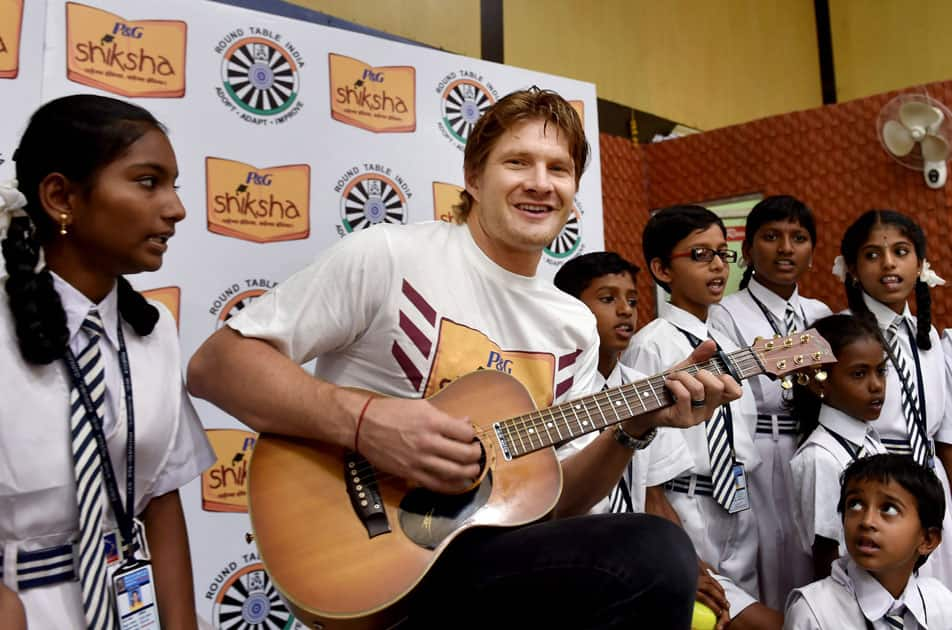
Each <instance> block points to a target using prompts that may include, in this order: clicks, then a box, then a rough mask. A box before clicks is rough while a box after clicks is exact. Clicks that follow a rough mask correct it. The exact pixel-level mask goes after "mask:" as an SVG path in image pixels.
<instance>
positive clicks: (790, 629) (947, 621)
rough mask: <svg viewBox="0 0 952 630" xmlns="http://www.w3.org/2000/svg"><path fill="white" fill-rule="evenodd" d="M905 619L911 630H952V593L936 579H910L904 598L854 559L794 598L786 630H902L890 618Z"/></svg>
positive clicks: (835, 564)
mask: <svg viewBox="0 0 952 630" xmlns="http://www.w3.org/2000/svg"><path fill="white" fill-rule="evenodd" d="M892 614H895V615H900V616H901V617H902V622H903V627H904V628H905V630H947V629H948V628H952V593H950V592H949V590H948V589H947V588H946V587H945V586H943V585H942V583H941V582H939V581H938V580H936V579H935V578H928V577H921V576H920V577H918V578H917V577H916V576H915V575H910V576H909V581H908V582H907V583H906V588H905V590H903V592H902V594H901V595H900V596H899V599H894V598H893V596H892V595H891V594H890V593H889V591H887V590H886V589H885V588H884V587H883V585H882V584H880V583H879V581H878V580H877V579H876V578H875V577H873V576H872V575H870V573H869V572H867V571H866V570H865V569H863V568H862V567H860V566H859V565H857V564H856V563H855V562H854V561H853V559H852V558H850V557H849V556H845V557H843V558H839V559H837V560H836V561H834V562H833V569H832V572H831V574H830V577H828V578H825V579H823V580H819V581H817V582H814V583H813V584H810V585H808V586H805V587H803V588H799V589H796V590H794V591H793V592H792V593H790V598H789V600H788V602H787V608H786V612H785V613H784V624H783V629H784V630H853V629H854V628H855V629H856V630H863V629H865V628H869V627H872V628H873V630H896V626H895V625H892V624H890V622H888V621H886V619H885V617H886V615H892Z"/></svg>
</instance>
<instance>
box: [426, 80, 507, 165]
mask: <svg viewBox="0 0 952 630" xmlns="http://www.w3.org/2000/svg"><path fill="white" fill-rule="evenodd" d="M436 93H437V94H439V95H440V133H441V134H443V137H444V138H446V139H447V140H450V141H452V142H453V143H454V144H455V145H456V147H457V148H458V149H459V150H461V151H462V150H463V148H464V147H465V146H466V141H467V140H468V139H469V134H470V133H471V132H472V131H473V127H475V126H476V121H478V120H479V119H480V117H481V116H482V115H483V113H484V112H485V111H486V110H487V109H489V107H490V106H491V105H492V104H493V103H495V102H496V99H498V98H499V93H498V92H497V91H496V88H494V87H493V85H492V84H491V83H488V82H485V81H484V79H483V77H482V75H481V74H479V73H477V72H473V71H471V70H457V71H454V72H451V73H449V74H447V75H446V76H445V77H443V80H442V81H440V82H439V84H438V85H437V86H436Z"/></svg>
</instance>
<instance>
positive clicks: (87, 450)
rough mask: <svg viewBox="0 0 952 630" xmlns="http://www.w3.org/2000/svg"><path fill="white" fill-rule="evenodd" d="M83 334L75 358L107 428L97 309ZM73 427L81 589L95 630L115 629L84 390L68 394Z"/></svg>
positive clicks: (99, 478) (96, 459) (98, 465)
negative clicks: (85, 340)
mask: <svg viewBox="0 0 952 630" xmlns="http://www.w3.org/2000/svg"><path fill="white" fill-rule="evenodd" d="M82 330H83V331H85V333H86V334H87V336H88V337H89V344H88V345H87V346H86V348H85V349H84V350H83V351H82V352H81V353H80V354H79V356H78V357H77V358H76V362H77V363H78V364H79V370H80V373H81V374H82V378H83V382H84V383H85V384H86V389H87V390H88V391H89V396H90V398H92V402H93V407H94V408H95V410H96V415H97V416H98V417H99V424H100V427H102V422H103V413H104V411H105V400H106V379H105V371H104V368H103V360H102V354H101V353H100V351H99V339H100V337H102V335H103V325H102V320H101V319H100V318H99V313H98V312H97V311H96V309H92V310H90V311H89V314H88V315H87V316H86V319H85V320H84V321H83V324H82ZM69 404H70V413H71V416H70V428H71V431H72V433H71V435H72V441H73V466H74V469H75V472H76V497H77V501H78V505H79V542H78V545H77V554H78V558H77V561H78V562H77V564H78V567H79V580H80V583H81V585H82V599H83V612H84V613H85V616H86V625H87V627H88V628H90V630H92V629H96V630H100V629H104V628H115V627H116V620H115V615H114V613H113V607H112V604H111V602H110V598H109V587H108V584H107V582H108V580H107V576H106V558H105V553H104V548H103V540H102V536H103V532H102V518H103V501H104V492H103V475H102V461H101V459H100V456H99V452H98V451H97V448H96V438H95V435H94V433H93V425H92V422H90V420H89V418H88V417H87V416H86V407H85V406H84V405H83V401H82V398H81V397H80V395H79V390H78V389H77V388H76V387H75V386H73V387H71V388H70V393H69Z"/></svg>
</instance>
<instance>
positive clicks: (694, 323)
mask: <svg viewBox="0 0 952 630" xmlns="http://www.w3.org/2000/svg"><path fill="white" fill-rule="evenodd" d="M660 317H661V319H665V320H667V321H668V322H670V323H671V324H674V325H675V326H677V327H678V328H680V329H681V330H685V331H687V332H689V333H691V334H692V335H694V336H695V337H697V338H698V339H700V340H701V341H704V340H705V339H707V336H708V331H707V324H706V323H704V322H702V321H701V320H699V319H698V318H697V317H695V316H694V315H692V314H691V313H689V312H687V311H686V310H684V309H683V308H680V307H678V306H675V305H674V304H672V303H671V302H664V303H663V304H662V305H661V314H660Z"/></svg>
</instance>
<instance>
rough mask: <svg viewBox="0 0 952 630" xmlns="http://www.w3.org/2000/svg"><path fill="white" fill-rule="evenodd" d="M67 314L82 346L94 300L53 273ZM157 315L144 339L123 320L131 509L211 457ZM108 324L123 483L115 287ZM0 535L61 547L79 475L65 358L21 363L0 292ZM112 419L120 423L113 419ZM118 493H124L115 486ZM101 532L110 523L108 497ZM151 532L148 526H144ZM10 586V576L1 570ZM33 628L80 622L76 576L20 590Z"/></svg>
mask: <svg viewBox="0 0 952 630" xmlns="http://www.w3.org/2000/svg"><path fill="white" fill-rule="evenodd" d="M3 280H5V279H0V284H2V282H3ZM54 283H55V284H54V286H55V287H56V289H57V292H58V293H59V294H60V298H61V300H62V302H63V307H64V309H65V311H66V315H67V327H68V329H69V334H70V347H71V348H73V350H74V351H78V350H80V347H81V346H82V345H83V342H84V340H85V333H83V332H80V331H79V329H80V326H81V324H82V321H83V319H85V317H86V314H87V313H88V312H89V309H90V308H91V307H92V306H93V304H92V303H91V302H90V301H89V300H88V299H87V298H86V297H85V296H84V295H82V294H81V293H80V292H79V291H77V290H75V289H74V288H73V287H71V286H70V285H68V284H66V283H65V282H63V281H62V280H60V279H59V278H57V277H55V276H54ZM155 306H156V307H157V308H158V309H159V313H160V317H159V321H158V323H157V324H156V326H155V329H154V330H153V331H152V334H150V335H148V336H146V337H140V336H139V335H138V334H136V333H135V331H133V330H132V328H131V327H130V326H129V325H128V324H126V323H125V322H123V324H122V326H123V335H124V337H125V342H126V348H127V351H128V354H129V364H130V368H131V371H132V387H133V404H134V405H135V438H136V444H135V445H136V462H135V464H136V465H135V513H136V514H140V513H141V512H142V511H143V510H144V509H145V507H146V506H147V505H148V503H149V501H150V500H152V499H153V498H154V497H157V496H160V495H163V494H165V493H167V492H170V491H172V490H175V489H178V488H180V487H182V486H183V485H185V484H186V483H188V482H189V481H191V480H192V479H194V478H195V477H197V476H198V475H199V474H201V472H202V471H203V470H204V469H205V468H207V467H208V466H210V465H211V464H212V463H213V462H214V461H215V456H214V452H213V451H212V449H211V447H210V446H209V444H208V441H207V439H206V438H205V433H204V431H203V430H202V425H201V422H200V421H199V419H198V416H197V415H196V414H195V411H194V409H193V408H192V404H191V401H190V400H189V398H188V395H187V393H186V392H185V387H184V385H183V383H182V378H181V369H182V368H181V365H182V359H181V354H180V350H179V344H178V331H177V330H176V326H175V321H174V320H173V319H172V316H171V314H170V313H169V312H168V310H167V309H166V308H165V307H164V306H162V305H161V304H158V303H156V304H155ZM97 309H98V310H99V314H100V316H101V317H102V321H103V325H104V328H105V339H106V340H101V341H100V344H101V350H102V353H103V355H102V356H103V360H104V362H105V370H106V383H107V388H108V393H107V396H106V440H107V445H108V447H109V453H110V458H111V459H112V464H113V467H114V470H115V472H116V476H117V477H118V479H119V481H120V484H121V485H122V486H123V487H124V479H125V475H126V466H125V448H126V436H127V432H126V430H125V428H126V410H125V398H124V395H123V390H122V385H121V379H120V378H119V369H118V367H117V366H118V341H117V337H116V326H117V324H118V321H119V313H118V307H117V291H116V290H115V289H114V290H113V291H112V292H111V293H110V294H109V295H108V296H107V297H106V298H105V299H104V300H103V301H102V302H101V303H100V304H98V305H97ZM0 348H2V353H3V356H4V357H5V358H4V360H3V361H2V362H0V382H2V383H3V384H4V389H3V391H4V395H3V396H2V397H0V418H3V422H0V506H2V507H0V542H2V544H3V554H4V557H5V558H12V557H15V556H16V553H17V550H18V549H19V550H23V551H32V550H36V549H42V548H46V547H52V546H58V545H62V544H65V543H67V542H69V541H71V540H72V539H74V537H75V536H76V535H77V533H78V527H79V525H78V519H79V516H78V510H77V505H76V481H75V475H74V471H73V456H72V447H71V442H70V437H69V427H70V418H69V391H70V377H69V372H68V370H67V368H66V366H65V363H64V362H63V361H55V362H53V363H50V364H48V365H32V364H28V363H26V362H25V361H24V360H23V358H22V356H21V355H20V349H19V346H18V345H17V340H16V333H15V331H14V328H13V318H12V315H11V313H10V306H9V302H8V298H7V294H6V292H4V291H0ZM117 418H118V419H119V422H117V421H116V419H117ZM122 495H123V500H124V497H125V492H124V491H122ZM105 516H106V518H105V522H104V524H103V527H104V528H106V529H109V528H114V527H115V526H116V525H115V519H114V517H113V514H112V510H111V509H110V508H109V506H108V502H107V504H106V509H105ZM147 535H148V532H147ZM4 582H5V583H6V584H7V585H8V586H10V587H11V588H13V589H14V590H16V589H15V586H14V584H15V573H13V572H8V571H5V572H4ZM19 595H20V598H21V599H22V601H23V604H24V606H25V608H26V613H27V621H28V623H29V625H30V627H31V628H79V627H84V625H85V621H84V619H83V608H82V603H81V600H80V585H79V582H78V581H72V582H61V583H59V584H54V585H50V586H42V587H37V588H32V589H28V590H25V591H22V592H21V593H19Z"/></svg>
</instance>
